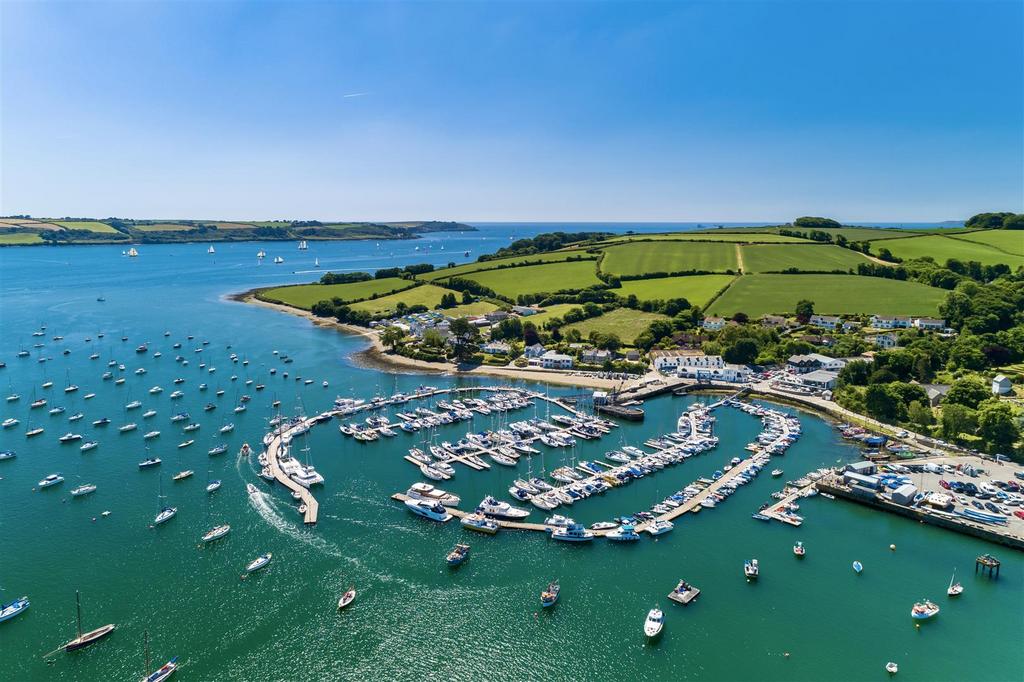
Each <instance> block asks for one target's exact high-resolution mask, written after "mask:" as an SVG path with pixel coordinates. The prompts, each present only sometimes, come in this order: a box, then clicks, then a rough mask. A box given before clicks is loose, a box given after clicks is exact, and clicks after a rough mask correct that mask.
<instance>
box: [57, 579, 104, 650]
mask: <svg viewBox="0 0 1024 682" xmlns="http://www.w3.org/2000/svg"><path fill="white" fill-rule="evenodd" d="M75 613H76V621H77V624H78V636H77V637H75V638H74V639H72V640H71V641H69V642H65V643H64V644H62V645H61V646H60V649H58V651H61V650H63V651H75V650H76V649H82V648H84V647H87V646H89V645H90V644H93V643H94V642H97V641H99V640H101V639H103V638H104V637H106V636H107V635H109V634H110V633H111V632H113V631H114V629H115V628H117V625H115V624H113V623H110V624H107V625H104V626H102V627H98V628H96V629H95V630H90V631H89V632H82V597H81V595H80V594H79V593H78V590H75Z"/></svg>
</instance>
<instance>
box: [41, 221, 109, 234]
mask: <svg viewBox="0 0 1024 682" xmlns="http://www.w3.org/2000/svg"><path fill="white" fill-rule="evenodd" d="M51 222H53V223H54V224H56V225H60V226H61V227H66V228H67V229H69V230H89V231H90V232H103V233H113V234H120V233H119V232H118V231H117V230H115V229H114V228H112V227H111V226H110V225H107V224H106V223H101V222H99V221H98V220H54V221H51Z"/></svg>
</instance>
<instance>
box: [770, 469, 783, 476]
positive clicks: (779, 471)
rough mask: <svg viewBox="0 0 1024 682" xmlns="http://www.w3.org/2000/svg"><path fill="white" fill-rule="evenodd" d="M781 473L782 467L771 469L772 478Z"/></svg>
mask: <svg viewBox="0 0 1024 682" xmlns="http://www.w3.org/2000/svg"><path fill="white" fill-rule="evenodd" d="M783 473H784V472H783V471H782V469H772V478H778V477H779V476H781V475H782V474H783Z"/></svg>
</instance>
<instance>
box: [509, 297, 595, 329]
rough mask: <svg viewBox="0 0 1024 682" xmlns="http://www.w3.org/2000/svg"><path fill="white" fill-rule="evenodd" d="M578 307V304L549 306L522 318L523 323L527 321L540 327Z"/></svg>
mask: <svg viewBox="0 0 1024 682" xmlns="http://www.w3.org/2000/svg"><path fill="white" fill-rule="evenodd" d="M579 307H581V306H580V305H579V304H578V303H556V304H555V305H549V306H548V307H546V308H542V309H541V311H540V312H539V313H536V314H534V315H530V316H529V317H524V318H523V321H524V322H526V321H527V320H529V321H530V322H533V323H534V324H535V325H537V326H538V327H540V326H541V325H543V324H544V323H545V322H547V321H548V320H550V319H551V318H552V317H561V316H562V315H565V313H566V312H568V311H570V310H572V309H573V308H579Z"/></svg>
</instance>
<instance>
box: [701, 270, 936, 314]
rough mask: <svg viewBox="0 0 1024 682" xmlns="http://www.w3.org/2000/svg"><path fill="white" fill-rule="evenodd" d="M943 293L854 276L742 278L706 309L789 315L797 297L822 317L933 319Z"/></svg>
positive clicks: (916, 286) (908, 283) (797, 299)
mask: <svg viewBox="0 0 1024 682" xmlns="http://www.w3.org/2000/svg"><path fill="white" fill-rule="evenodd" d="M946 293H947V292H946V291H945V290H943V289H937V288H935V287H929V286H926V285H924V284H918V283H917V282H902V281H899V280H894V279H883V278H881V277H858V276H857V275H744V276H742V277H740V278H738V279H737V280H736V282H734V283H733V285H732V286H731V287H729V289H728V290H726V292H725V293H724V294H722V295H721V296H719V297H718V298H717V299H716V300H715V302H714V303H713V304H712V305H711V309H710V312H711V313H712V314H715V315H725V316H731V315H733V314H734V313H737V312H743V313H746V314H747V315H749V316H750V317H752V318H754V317H759V316H761V315H765V314H768V313H780V314H781V313H792V312H794V309H795V308H796V303H797V301H799V300H800V299H804V298H806V299H808V300H811V301H814V311H815V312H817V313H822V314H833V315H839V314H866V315H870V314H878V315H935V314H936V313H937V312H938V306H939V303H940V302H942V300H943V299H944V298H945V296H946Z"/></svg>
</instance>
